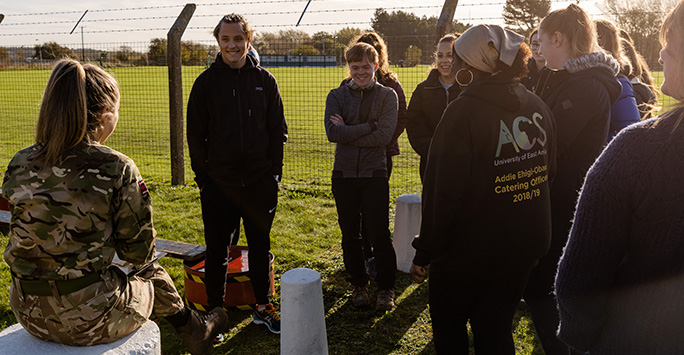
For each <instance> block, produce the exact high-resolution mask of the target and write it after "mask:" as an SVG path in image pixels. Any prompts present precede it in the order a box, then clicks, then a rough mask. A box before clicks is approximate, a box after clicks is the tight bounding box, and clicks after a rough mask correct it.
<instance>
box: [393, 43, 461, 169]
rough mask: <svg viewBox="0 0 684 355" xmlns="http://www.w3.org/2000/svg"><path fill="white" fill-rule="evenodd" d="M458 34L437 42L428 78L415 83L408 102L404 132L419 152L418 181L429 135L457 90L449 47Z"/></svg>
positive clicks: (451, 46)
mask: <svg viewBox="0 0 684 355" xmlns="http://www.w3.org/2000/svg"><path fill="white" fill-rule="evenodd" d="M457 37H458V35H453V34H449V35H446V36H444V37H442V39H440V40H439V43H437V51H436V52H435V64H434V65H433V67H434V68H433V69H432V70H430V74H428V77H427V79H425V81H423V82H422V83H420V84H418V86H417V87H416V89H415V90H414V91H413V95H412V96H411V103H410V104H409V108H408V111H406V133H407V134H408V139H409V142H410V143H411V147H413V150H415V151H416V153H418V155H420V166H419V170H418V171H419V173H420V180H421V181H423V178H424V176H425V165H427V156H428V149H429V148H430V141H432V135H433V134H434V133H435V128H437V124H438V123H439V120H441V119H442V114H443V113H444V109H446V107H447V105H449V103H450V102H451V101H454V100H455V99H456V97H457V96H458V94H459V93H460V87H459V86H458V85H456V79H455V75H454V71H453V70H451V66H452V62H453V54H452V48H453V44H454V41H455V40H456V38H457Z"/></svg>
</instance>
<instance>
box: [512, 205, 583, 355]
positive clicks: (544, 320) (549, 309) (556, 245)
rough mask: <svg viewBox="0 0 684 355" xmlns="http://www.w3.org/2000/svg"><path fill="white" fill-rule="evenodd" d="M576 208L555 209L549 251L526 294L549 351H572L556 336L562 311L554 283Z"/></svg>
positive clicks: (550, 353) (562, 353) (553, 354)
mask: <svg viewBox="0 0 684 355" xmlns="http://www.w3.org/2000/svg"><path fill="white" fill-rule="evenodd" d="M563 207H565V206H563ZM574 209H575V207H574V205H572V206H570V205H568V207H565V209H555V210H554V209H552V215H553V216H554V219H553V220H552V222H551V224H552V226H553V234H552V239H551V247H550V248H549V252H548V253H547V254H546V255H545V256H544V257H542V258H541V259H539V263H538V264H537V266H536V267H535V268H534V269H532V273H531V274H530V279H529V281H528V282H527V287H526V289H525V293H524V295H523V297H524V298H525V303H527V305H528V307H529V309H530V312H531V313H532V321H533V322H534V328H535V329H536V330H537V335H538V336H539V341H541V343H542V347H543V348H544V353H546V355H567V354H571V349H570V347H569V346H568V345H567V344H565V343H564V342H563V341H561V340H560V339H558V337H557V336H556V332H557V331H558V325H559V324H560V315H559V314H558V306H557V304H556V297H555V295H554V283H555V279H556V270H557V269H558V262H559V261H560V258H561V255H562V254H563V248H564V247H565V244H566V242H567V240H568V234H569V231H570V227H571V226H572V224H571V223H570V220H571V219H572V216H573V213H574ZM558 216H561V217H558ZM563 217H564V218H563Z"/></svg>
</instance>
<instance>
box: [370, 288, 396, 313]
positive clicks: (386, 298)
mask: <svg viewBox="0 0 684 355" xmlns="http://www.w3.org/2000/svg"><path fill="white" fill-rule="evenodd" d="M392 308H394V290H380V291H378V300H377V301H376V303H375V309H376V310H378V311H389V310H390V309H392Z"/></svg>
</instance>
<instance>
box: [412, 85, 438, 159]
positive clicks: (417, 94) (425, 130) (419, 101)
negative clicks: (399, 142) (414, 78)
mask: <svg viewBox="0 0 684 355" xmlns="http://www.w3.org/2000/svg"><path fill="white" fill-rule="evenodd" d="M424 112H425V111H424V108H423V91H422V90H421V88H420V85H418V87H416V90H414V91H413V96H412V97H411V102H410V103H409V107H408V110H407V111H406V134H407V135H408V140H409V143H411V147H413V150H415V151H416V153H418V155H420V156H421V157H427V154H428V149H429V148H430V141H431V140H432V133H433V132H432V130H431V129H430V127H429V126H428V119H427V118H426V117H425V114H424Z"/></svg>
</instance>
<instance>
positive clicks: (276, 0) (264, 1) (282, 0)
mask: <svg viewBox="0 0 684 355" xmlns="http://www.w3.org/2000/svg"><path fill="white" fill-rule="evenodd" d="M304 1H308V0H260V1H245V2H234V3H222V4H200V6H207V5H209V6H216V5H219V6H220V5H255V4H273V3H289V2H304ZM317 1H322V0H317ZM182 7H185V5H158V6H141V7H125V8H118V9H95V10H88V12H115V11H138V10H156V9H170V8H182ZM80 13H83V10H70V11H52V12H34V13H25V14H22V13H16V14H5V16H45V15H65V14H80Z"/></svg>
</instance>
